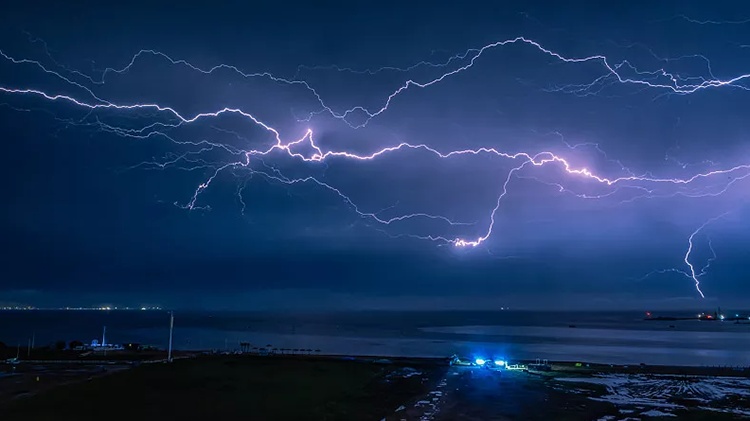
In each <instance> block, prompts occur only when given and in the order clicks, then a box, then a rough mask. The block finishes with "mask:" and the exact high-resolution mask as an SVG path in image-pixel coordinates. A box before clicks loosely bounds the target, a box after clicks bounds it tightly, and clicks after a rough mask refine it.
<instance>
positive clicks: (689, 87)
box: [3, 37, 750, 129]
mask: <svg viewBox="0 0 750 421" xmlns="http://www.w3.org/2000/svg"><path fill="white" fill-rule="evenodd" d="M517 43H522V44H526V45H529V46H532V47H534V48H536V49H537V50H538V51H540V52H542V53H544V54H546V55H548V56H551V57H553V58H555V59H557V60H560V61H562V62H564V63H586V62H599V63H601V64H602V66H603V67H604V69H605V71H606V74H605V75H604V76H601V77H599V78H597V79H596V80H595V81H594V82H591V83H590V84H586V85H579V88H576V89H573V90H570V89H569V88H561V89H562V90H566V91H569V92H572V93H575V91H576V90H582V91H585V90H588V89H591V88H592V87H593V86H594V85H595V84H597V83H599V82H601V81H602V80H604V79H605V78H607V77H614V78H615V80H616V81H617V82H618V83H621V84H633V85H639V86H642V87H644V88H654V89H662V90H666V91H668V92H670V93H675V94H690V93H694V92H697V91H699V90H703V89H708V88H716V87H723V86H729V87H735V88H741V89H745V90H748V88H746V87H744V86H741V85H737V83H738V82H741V81H743V80H745V79H748V78H750V74H742V75H739V76H735V77H733V78H730V79H723V80H722V79H716V78H713V79H703V78H699V79H700V82H698V83H693V82H690V81H689V80H687V81H686V80H685V79H683V78H681V77H680V76H678V75H675V74H672V73H670V72H667V71H666V70H664V69H658V70H655V71H640V70H638V69H636V68H635V67H634V66H632V65H631V64H630V63H629V62H628V61H623V62H621V63H619V64H614V65H613V64H611V63H610V62H609V60H608V59H607V57H606V56H604V55H591V56H587V57H579V58H569V57H565V56H563V55H562V54H560V53H557V52H555V51H553V50H550V49H548V48H546V47H544V46H542V45H541V44H540V43H538V42H537V41H534V40H531V39H528V38H525V37H515V38H511V39H506V40H504V41H497V42H493V43H490V44H487V45H485V46H483V47H481V48H470V49H468V50H466V51H465V52H464V53H462V54H456V55H454V56H453V59H452V60H448V61H446V62H444V63H438V64H434V63H432V66H433V67H437V68H442V67H447V66H449V65H450V64H451V63H452V62H453V61H460V60H461V59H466V58H468V60H469V61H468V63H467V64H464V65H462V66H459V67H457V68H455V69H453V70H450V71H448V72H445V73H443V74H442V75H440V76H438V77H435V78H433V79H430V80H427V81H423V82H418V81H415V80H413V79H409V80H406V81H405V82H404V83H403V84H402V85H401V86H400V87H399V88H397V89H396V90H395V91H393V92H392V93H391V94H389V95H388V96H387V97H386V99H385V101H384V104H383V105H382V106H381V107H380V108H379V109H376V110H371V109H368V108H365V107H364V106H354V107H351V108H349V109H347V110H345V111H344V112H336V111H335V110H334V109H333V108H332V107H331V106H329V105H328V104H327V103H326V102H325V101H324V100H323V98H322V96H321V95H320V94H319V93H318V91H317V90H316V89H314V88H313V87H312V86H311V85H310V84H309V83H308V82H307V81H305V80H301V79H296V78H283V77H278V76H275V75H273V74H271V73H269V72H256V73H246V72H243V71H242V70H240V69H239V68H237V67H236V66H233V65H228V64H218V65H215V66H213V67H211V68H208V69H205V68H201V67H198V66H195V65H193V64H191V63H190V62H188V61H186V60H182V59H173V58H172V57H170V56H169V55H167V54H165V53H162V52H160V51H156V50H140V51H138V52H137V53H136V54H135V55H134V56H133V57H132V58H131V60H130V62H129V63H128V64H127V65H126V66H124V67H122V68H120V69H115V68H107V69H105V70H104V71H103V72H102V75H101V78H100V79H98V80H95V79H93V78H91V77H89V78H88V79H89V80H94V83H95V84H104V83H105V79H106V77H107V75H108V74H110V73H117V74H123V73H126V72H127V71H128V70H130V68H132V66H133V65H134V64H135V63H136V61H137V60H138V59H139V58H140V57H141V56H144V55H147V54H150V55H154V56H158V57H162V58H164V59H166V60H167V61H169V62H170V63H171V64H173V65H184V66H186V67H188V68H190V69H192V70H194V71H197V72H200V73H203V74H212V73H214V72H215V71H217V70H228V71H232V72H235V73H236V74H238V75H240V76H242V77H243V78H254V77H262V78H267V79H269V80H272V81H274V82H277V83H283V84H288V85H300V86H303V87H304V88H305V89H306V90H307V91H309V92H310V93H311V94H312V95H313V96H314V97H315V98H316V100H317V101H318V103H319V105H320V106H321V108H322V110H321V111H318V112H312V113H310V115H309V116H308V117H307V118H306V119H302V121H310V120H311V119H312V117H313V116H314V115H316V114H320V113H321V112H325V113H328V114H330V115H331V116H333V117H334V118H336V119H339V120H342V121H344V122H345V123H346V124H347V125H349V126H350V127H352V128H355V129H358V128H362V127H365V126H366V125H367V124H368V123H369V122H370V121H371V120H372V119H373V118H375V117H377V116H379V115H380V114H382V113H384V112H385V111H386V110H387V109H388V107H389V106H390V104H391V102H392V101H393V100H394V99H395V98H396V97H397V96H399V95H400V94H401V93H403V92H405V91H407V90H408V89H409V88H410V87H416V88H427V87H430V86H432V85H435V84H438V83H440V82H442V81H444V80H446V79H448V78H450V77H452V76H454V75H457V74H459V73H462V72H464V71H466V70H469V69H470V68H472V67H474V64H475V63H476V61H477V60H478V59H479V58H480V57H481V56H482V55H483V54H484V53H485V52H486V51H488V50H492V49H495V48H498V47H503V46H507V45H511V44H517ZM3 57H4V58H6V59H8V60H11V61H12V62H13V63H15V64H20V63H31V64H34V65H36V66H37V67H40V68H42V70H43V71H45V72H47V73H52V74H55V75H56V76H57V77H59V78H61V79H63V80H65V81H68V82H69V83H71V84H75V85H78V84H77V83H76V82H73V81H71V80H70V79H68V78H65V77H64V76H62V75H60V74H59V73H57V72H54V71H51V70H49V69H46V68H45V67H44V66H43V65H42V64H41V63H39V62H38V61H33V60H18V59H14V58H12V57H10V56H7V55H5V54H3ZM19 62H20V63H19ZM425 63H426V62H425ZM417 65H419V63H418V64H417ZM622 68H628V69H631V70H632V71H633V72H634V74H635V75H637V76H649V77H650V78H651V79H653V78H655V77H663V78H666V79H667V80H668V81H669V83H656V82H651V81H650V80H649V78H638V77H627V76H624V75H623V74H622V72H621V69H622ZM406 69H409V68H406ZM406 69H401V70H406ZM79 73H80V72H79ZM691 79H692V78H691ZM685 82H687V83H685ZM573 86H574V85H573ZM84 89H86V90H87V92H88V93H89V94H91V95H92V96H93V97H94V98H96V99H97V100H100V101H103V100H101V99H99V98H98V97H96V95H94V93H93V92H92V91H91V90H89V89H88V88H85V87H84ZM357 112H361V113H363V114H364V115H365V116H366V118H365V119H364V121H363V122H361V123H359V124H354V123H352V122H351V121H350V120H349V118H350V116H352V115H353V114H354V113H357Z"/></svg>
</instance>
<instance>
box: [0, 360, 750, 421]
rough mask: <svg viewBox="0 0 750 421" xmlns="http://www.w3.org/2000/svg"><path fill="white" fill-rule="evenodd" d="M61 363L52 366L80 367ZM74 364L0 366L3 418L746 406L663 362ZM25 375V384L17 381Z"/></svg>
mask: <svg viewBox="0 0 750 421" xmlns="http://www.w3.org/2000/svg"><path fill="white" fill-rule="evenodd" d="M55 367H57V368H55V369H54V370H50V371H49V373H50V376H51V375H52V373H58V375H59V372H61V371H62V372H64V371H66V370H71V369H73V368H71V367H69V366H65V365H58V366H55ZM114 367H119V368H117V369H115V368H114ZM553 367H554V366H553ZM37 368H38V367H37ZM3 369H5V368H4V367H0V370H3ZM24 370H26V371H24ZM75 370H79V371H80V370H84V374H83V375H80V373H79V375H78V377H75V376H73V377H71V378H70V379H71V380H70V381H69V382H67V384H65V385H64V386H60V384H63V383H64V382H62V383H61V382H58V383H57V387H44V384H45V382H48V381H49V382H51V383H54V381H53V380H49V379H47V377H49V376H48V375H47V374H44V373H46V372H45V371H43V370H42V371H34V367H33V366H27V367H26V368H24V367H23V365H19V366H17V368H15V369H14V370H13V371H10V372H9V373H11V375H5V376H2V375H0V391H2V390H6V391H10V390H11V389H12V388H11V387H10V386H12V385H16V386H15V389H13V390H14V392H8V393H5V395H2V394H0V420H3V421H5V420H8V421H11V420H25V421H26V420H40V421H42V420H76V421H82V420H89V419H91V420H94V419H96V420H100V419H102V418H104V419H143V420H216V419H232V420H235V419H242V420H381V419H386V420H607V421H614V420H625V419H628V420H635V419H639V420H652V419H687V420H735V419H747V418H746V417H749V416H750V381H748V379H747V378H746V377H743V376H739V377H738V376H730V377H716V376H712V377H707V376H705V375H694V374H691V375H686V374H684V373H682V374H666V373H663V372H662V371H665V370H657V372H655V373H650V372H648V371H644V370H643V369H640V372H637V373H632V372H628V371H624V372H619V373H618V372H613V371H612V370H610V371H607V370H595V369H593V367H591V368H588V369H583V368H581V369H579V370H576V369H575V367H573V368H571V367H567V368H566V367H557V368H554V369H553V371H552V372H547V373H538V374H532V373H527V372H522V371H507V370H506V371H502V372H499V371H493V370H488V369H485V368H480V367H457V366H448V365H447V364H446V363H445V362H441V361H438V360H424V359H390V360H374V359H372V358H370V359H354V358H336V357H312V356H250V355H221V356H202V357H197V358H190V359H184V360H178V361H175V362H173V363H171V364H167V363H158V362H157V363H146V364H141V365H139V366H137V367H133V368H130V367H125V366H122V365H118V366H111V367H109V368H107V369H104V371H102V367H101V366H87V368H85V369H84V368H80V367H79V368H76V369H75ZM86 370H88V371H86ZM12 373H15V374H12ZM39 373H42V374H41V375H39V376H38V374H39ZM36 377H39V380H38V381H37V379H36ZM22 378H23V379H27V380H28V381H27V383H23V382H21V383H19V382H18V379H22ZM19 385H20V386H19ZM19 387H20V389H19ZM24 388H26V389H24ZM745 410H747V412H745ZM675 417H677V418H675Z"/></svg>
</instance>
